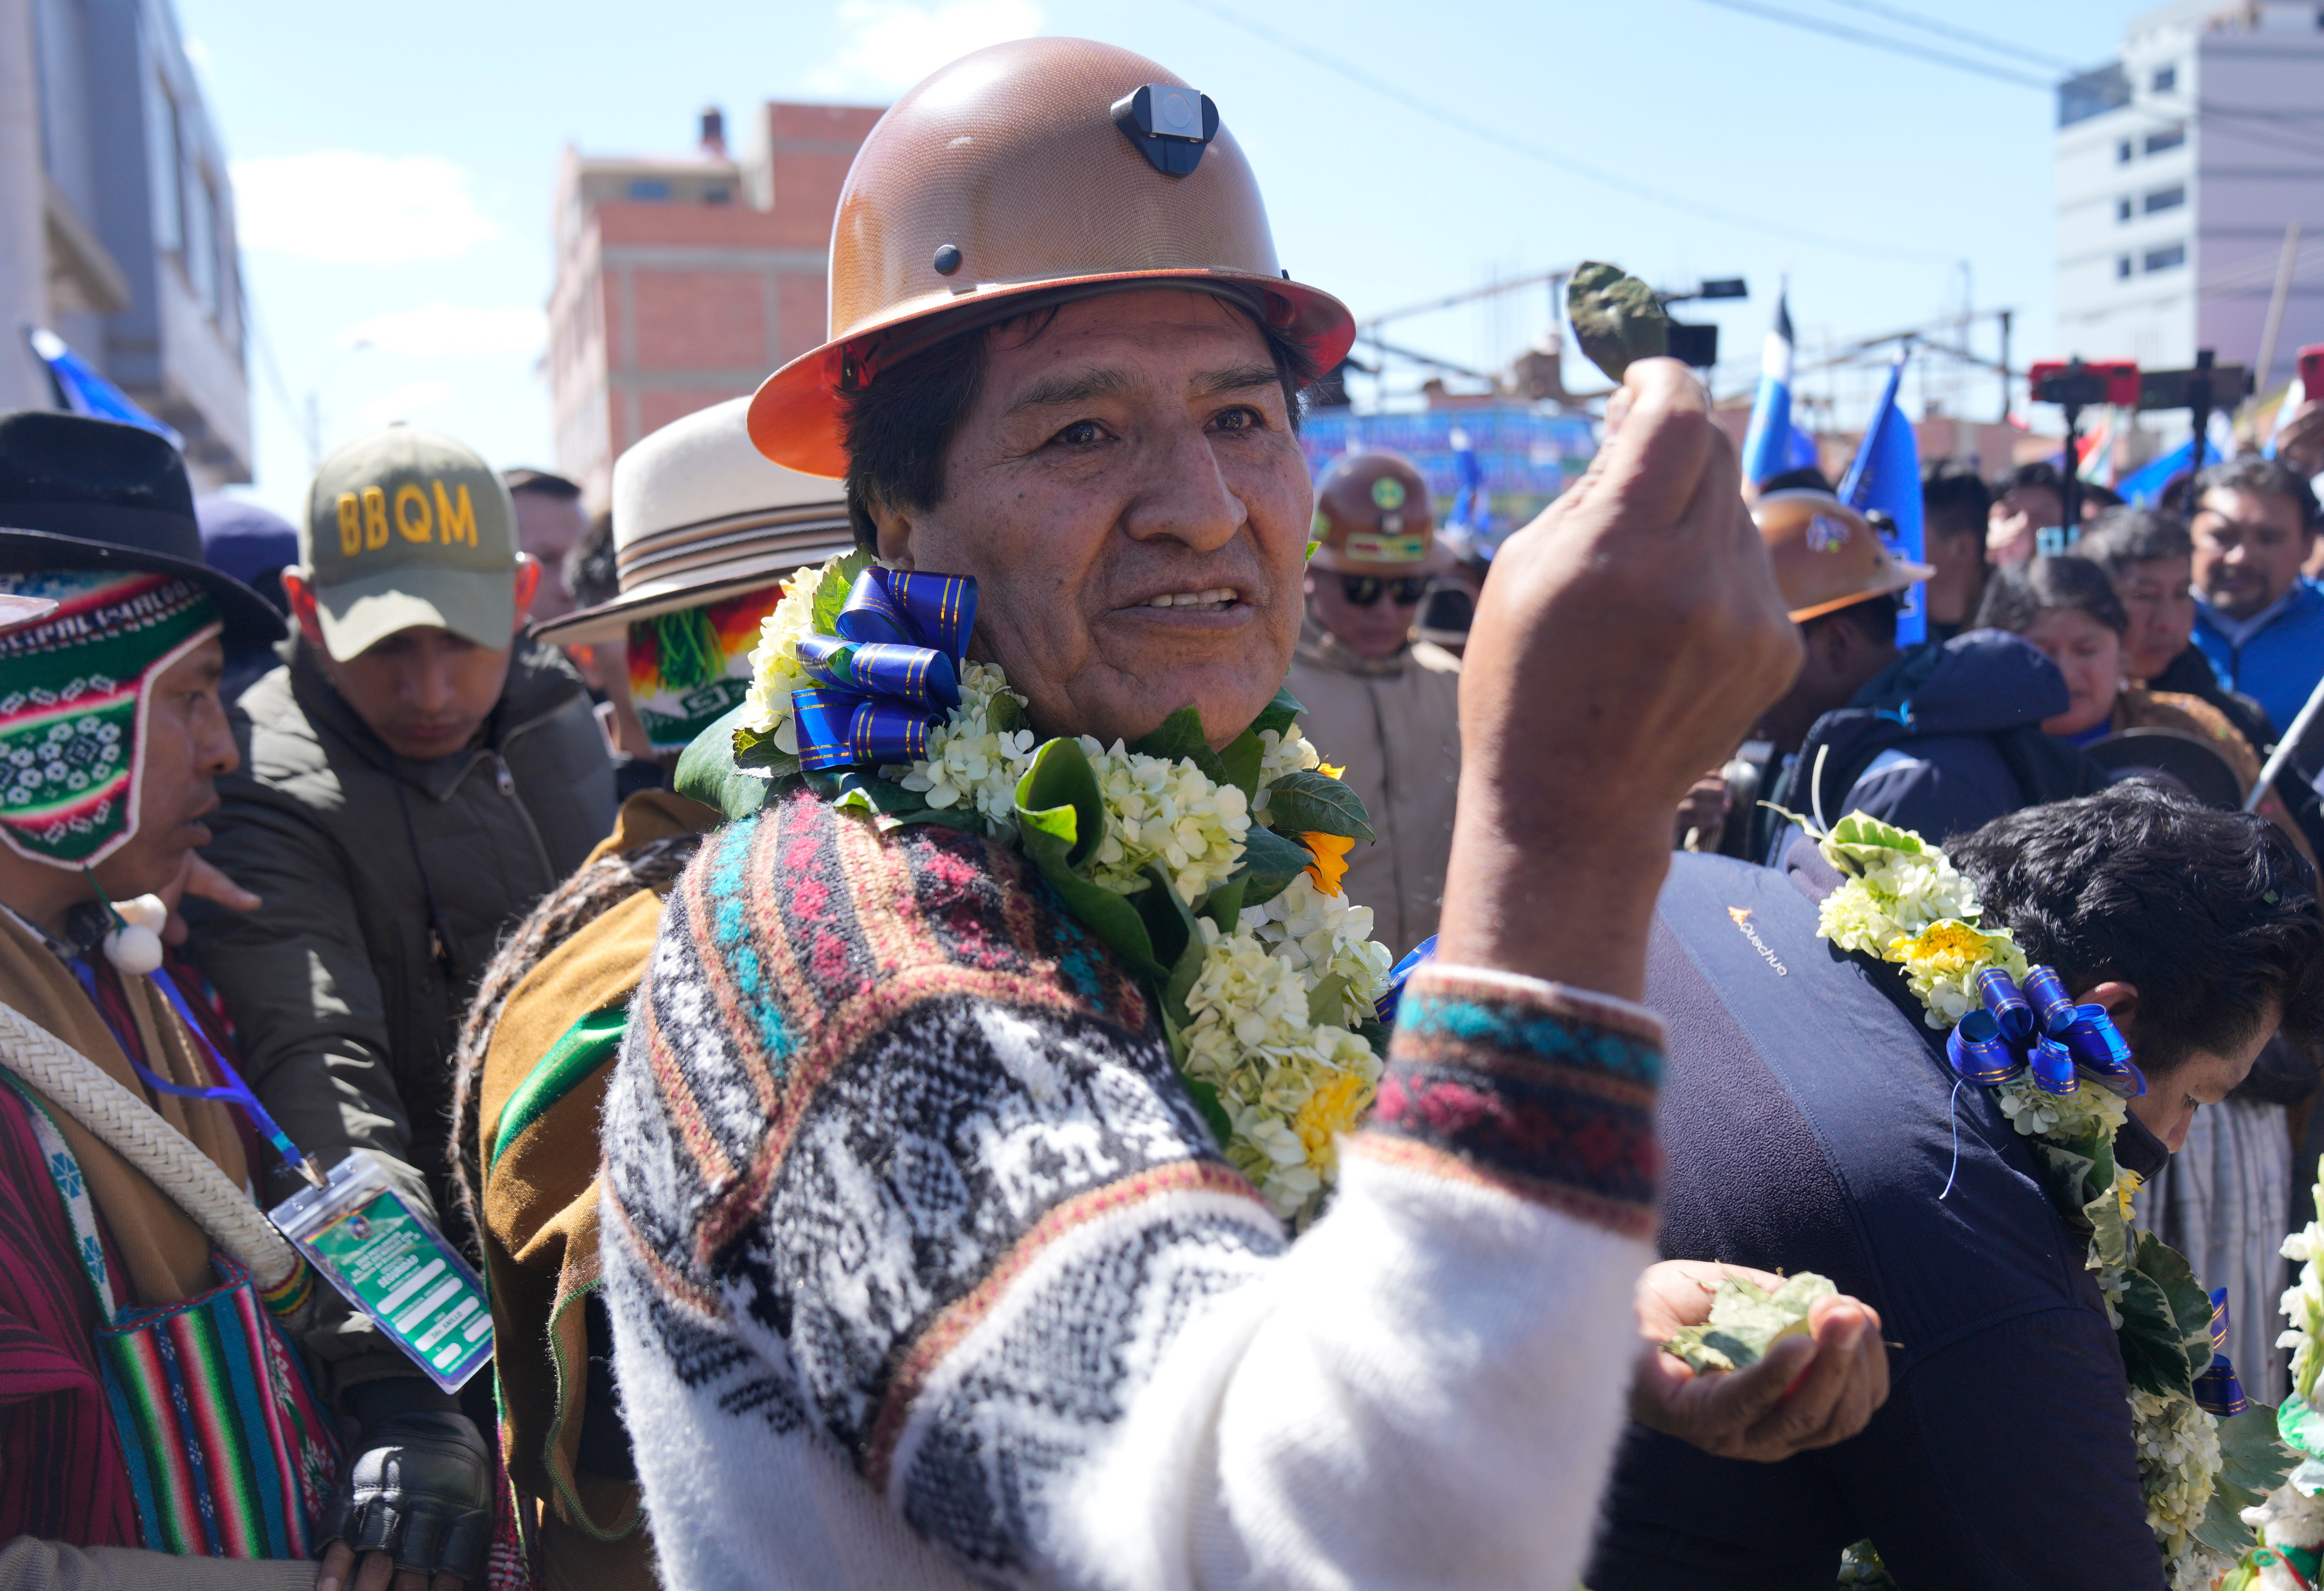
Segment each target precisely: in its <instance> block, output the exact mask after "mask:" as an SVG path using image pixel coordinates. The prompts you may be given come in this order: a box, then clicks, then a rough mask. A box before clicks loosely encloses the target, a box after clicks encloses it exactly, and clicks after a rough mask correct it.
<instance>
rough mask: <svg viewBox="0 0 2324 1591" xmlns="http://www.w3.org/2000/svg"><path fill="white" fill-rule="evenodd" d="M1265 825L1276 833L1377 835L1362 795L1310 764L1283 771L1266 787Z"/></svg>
mask: <svg viewBox="0 0 2324 1591" xmlns="http://www.w3.org/2000/svg"><path fill="white" fill-rule="evenodd" d="M1267 826H1268V828H1272V829H1274V830H1275V831H1276V832H1277V833H1278V834H1335V835H1338V836H1339V837H1342V839H1360V840H1363V841H1366V842H1367V843H1369V842H1370V841H1371V840H1374V839H1377V838H1378V836H1377V835H1375V834H1373V833H1372V826H1371V814H1369V812H1366V811H1365V810H1364V799H1363V797H1361V796H1360V795H1358V794H1357V793H1356V792H1355V791H1352V790H1350V789H1349V788H1348V787H1347V786H1346V785H1345V784H1342V782H1340V781H1338V780H1336V779H1334V778H1333V777H1332V776H1331V775H1329V774H1328V773H1318V772H1315V771H1314V769H1312V768H1305V769H1299V770H1296V771H1295V772H1289V773H1286V774H1285V775H1284V776H1283V777H1282V778H1280V779H1278V780H1277V781H1276V782H1274V783H1273V784H1270V785H1268V787H1267Z"/></svg>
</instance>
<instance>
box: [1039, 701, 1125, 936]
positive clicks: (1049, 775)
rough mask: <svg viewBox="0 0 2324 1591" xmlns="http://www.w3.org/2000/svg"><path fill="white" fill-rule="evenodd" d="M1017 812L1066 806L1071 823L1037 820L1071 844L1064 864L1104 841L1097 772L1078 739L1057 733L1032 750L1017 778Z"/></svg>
mask: <svg viewBox="0 0 2324 1591" xmlns="http://www.w3.org/2000/svg"><path fill="white" fill-rule="evenodd" d="M1016 799H1017V813H1018V818H1019V821H1020V822H1025V821H1034V820H1035V819H1037V817H1039V816H1041V815H1045V814H1047V813H1049V812H1052V811H1054V810H1055V809H1059V808H1065V809H1070V810H1071V811H1072V813H1073V815H1074V823H1073V826H1072V828H1070V829H1069V830H1060V829H1059V828H1056V825H1055V823H1054V822H1052V823H1049V824H1037V827H1040V828H1042V829H1043V832H1045V833H1049V834H1058V833H1061V832H1062V833H1063V834H1064V837H1065V840H1066V842H1067V844H1069V845H1070V846H1072V854H1071V855H1070V856H1067V857H1066V858H1065V862H1066V865H1067V866H1070V867H1078V866H1080V865H1082V864H1083V863H1084V862H1086V861H1088V860H1089V858H1090V856H1091V854H1092V853H1093V852H1094V851H1095V850H1096V849H1097V848H1098V846H1100V845H1102V844H1103V843H1104V841H1105V801H1104V799H1103V798H1102V796H1101V795H1100V794H1099V793H1098V788H1097V773H1096V772H1095V771H1094V770H1093V769H1092V768H1091V767H1090V765H1089V757H1088V756H1087V754H1084V752H1083V750H1082V748H1081V744H1080V743H1079V742H1078V741H1073V740H1067V739H1065V738H1064V737H1063V736H1059V737H1058V738H1057V739H1056V740H1052V741H1048V742H1047V743H1045V744H1044V745H1042V746H1041V748H1040V749H1039V750H1038V751H1037V752H1035V753H1034V754H1033V761H1032V763H1031V765H1030V766H1029V767H1028V768H1027V769H1026V770H1025V776H1024V777H1023V778H1022V779H1019V781H1018V782H1017V798H1016ZM1117 898H1118V897H1117Z"/></svg>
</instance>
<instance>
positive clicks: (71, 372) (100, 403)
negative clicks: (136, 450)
mask: <svg viewBox="0 0 2324 1591" xmlns="http://www.w3.org/2000/svg"><path fill="white" fill-rule="evenodd" d="M24 336H25V340H27V341H28V342H30V343H31V344H32V352H33V354H34V355H35V356H37V357H38V358H39V359H40V361H41V363H42V365H46V366H47V367H48V372H49V381H50V384H51V385H52V386H54V387H55V388H56V393H57V406H58V407H59V408H60V409H63V410H65V411H66V412H69V413H73V414H86V415H88V417H89V418H90V419H92V420H117V421H121V422H122V423H123V424H124V425H134V426H136V427H138V428H139V429H141V430H150V431H152V433H153V434H154V435H155V436H157V437H160V438H161V439H164V440H166V441H167V442H168V443H169V444H170V446H171V447H172V448H176V449H180V450H182V449H184V448H185V445H186V439H185V438H183V437H181V436H180V435H179V434H178V433H177V432H176V431H174V430H171V429H170V428H169V427H168V426H166V425H164V424H162V423H161V421H158V420H156V419H154V418H153V417H152V415H150V414H148V413H146V412H145V411H143V409H140V408H139V407H138V406H137V405H136V404H135V403H134V402H131V401H130V397H129V394H128V393H124V392H123V391H122V390H121V389H120V388H119V387H117V386H115V385H114V384H112V383H111V382H109V381H107V380H106V379H105V377H104V376H102V375H99V374H97V367H96V366H95V365H91V364H90V363H89V362H88V360H86V359H84V358H82V357H81V356H79V355H78V354H76V353H74V352H73V351H72V349H71V347H69V345H67V343H66V342H65V339H64V338H60V337H59V336H58V335H57V334H56V333H55V332H53V331H51V330H49V329H48V328H46V327H42V326H34V327H31V328H27V329H26V331H25V333H24Z"/></svg>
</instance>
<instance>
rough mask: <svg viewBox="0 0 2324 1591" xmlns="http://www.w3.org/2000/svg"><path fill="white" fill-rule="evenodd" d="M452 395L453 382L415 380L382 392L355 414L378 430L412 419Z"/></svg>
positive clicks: (365, 428) (364, 423)
mask: <svg viewBox="0 0 2324 1591" xmlns="http://www.w3.org/2000/svg"><path fill="white" fill-rule="evenodd" d="M451 395H452V384H451V383H450V382H448V381H415V382H411V383H409V384H406V385H403V386H400V387H397V388H395V389H394V390H393V391H392V392H385V393H381V394H380V395H379V396H378V397H376V398H374V399H373V400H372V401H371V402H368V403H365V404H364V406H363V409H362V411H361V412H359V413H358V414H357V415H356V416H355V418H356V419H358V420H360V421H363V426H364V430H378V429H379V428H380V427H381V426H383V425H392V424H394V423H395V422H396V421H399V420H409V419H410V418H411V417H412V416H413V415H415V414H417V413H419V412H420V411H421V410H422V409H427V408H430V407H432V406H434V405H435V404H438V403H440V402H443V401H444V400H445V399H447V398H448V397H450V396H451Z"/></svg>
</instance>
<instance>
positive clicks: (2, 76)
mask: <svg viewBox="0 0 2324 1591" xmlns="http://www.w3.org/2000/svg"><path fill="white" fill-rule="evenodd" d="M0 61H5V62H7V63H9V64H7V65H5V66H0V101H5V109H0V122H5V126H0V231H5V232H6V233H7V234H8V235H9V238H10V241H9V243H8V244H7V245H5V247H0V273H5V278H6V279H5V280H0V308H5V311H6V313H7V315H8V323H7V324H6V325H5V327H0V344H5V347H0V402H5V404H7V405H8V406H11V407H14V406H17V405H19V404H26V403H30V404H32V405H34V406H40V407H46V406H48V405H49V404H50V403H51V402H52V401H53V400H52V398H51V394H50V393H49V391H48V387H47V382H46V378H45V376H44V375H42V374H41V372H40V366H39V365H37V364H35V363H34V362H33V361H32V356H31V355H30V352H29V350H28V349H27V348H26V347H25V344H24V339H23V328H24V327H25V326H27V325H45V326H46V327H47V328H49V329H51V331H54V332H55V333H56V334H57V335H58V336H60V337H61V338H64V340H65V341H66V342H67V343H68V344H69V345H71V347H73V349H74V350H75V351H76V352H78V354H79V355H80V356H82V357H83V358H85V359H87V360H88V362H89V363H90V364H91V365H95V366H96V367H97V370H99V371H100V372H101V373H103V374H104V375H106V377H107V378H108V379H109V380H111V381H112V382H113V383H114V384H115V385H116V386H118V387H120V388H121V389H122V390H123V391H124V392H125V393H128V394H129V396H130V397H131V398H133V399H134V400H135V401H136V402H137V403H138V404H139V406H140V407H142V408H143V409H144V410H145V411H146V412H149V413H151V414H152V415H154V416H155V417H156V418H158V419H160V420H161V421H166V422H167V423H168V424H170V425H171V426H173V427H175V428H176V429H177V430H179V431H180V433H181V434H182V435H183V436H184V438H185V450H186V464H187V467H188V468H189V471H190V472H191V473H192V475H193V476H194V477H195V483H196V486H198V488H200V489H205V490H208V489H215V488H216V487H217V486H222V485H224V484H226V483H227V482H231V481H247V480H249V479H250V478H251V468H250V466H251V418H250V382H249V377H248V375H247V370H246V365H245V361H244V301H243V283H242V269H241V257H240V253H239V250H238V249H237V248H236V246H235V227H234V190H233V186H232V183H231V182H230V181H229V180H228V178H227V174H226V150H225V147H224V145H223V144H222V143H220V141H219V139H218V136H217V129H216V128H215V127H214V126H213V125H211V122H210V119H209V114H208V109H207V108H206V107H205V106H204V105H203V102H202V95H201V89H200V87H199V85H198V83H197V82H196V80H195V78H194V72H193V68H192V66H191V65H190V64H189V62H188V60H186V53H185V49H184V46H183V45H182V43H181V42H180V38H179V34H178V24H177V19H176V17H175V15H174V14H172V12H171V7H170V5H169V0H0Z"/></svg>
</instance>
